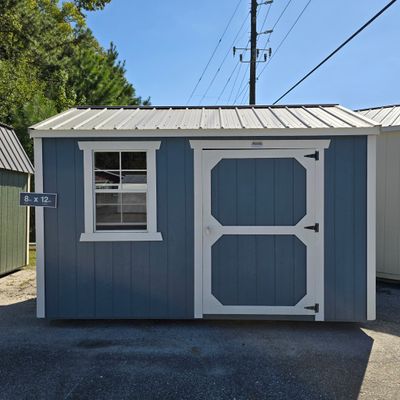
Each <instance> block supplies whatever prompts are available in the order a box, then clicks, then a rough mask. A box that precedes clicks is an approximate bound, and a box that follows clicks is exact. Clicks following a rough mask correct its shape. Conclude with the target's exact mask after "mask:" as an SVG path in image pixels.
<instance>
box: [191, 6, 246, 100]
mask: <svg viewBox="0 0 400 400" xmlns="http://www.w3.org/2000/svg"><path fill="white" fill-rule="evenodd" d="M241 2H242V0H239V1H238V3H237V5H236V7H235V10H234V12H233V14H232V15H231V17H230V19H229V21H228V23H227V25H226V27H225V29H224V31H223V33H222V35H221V37H220V38H219V40H218V42H217V45H216V46H215V48H214V50H213V51H212V53H211V56H210V58H209V59H208V61H207V64H206V66H205V67H204V69H203V71H202V73H201V75H200V78H199V80H198V81H197V83H196V85H195V86H194V88H193V90H192V92H191V93H190V96H189V98H188V100H187V102H186V103H187V104H189V103H190V101H191V100H192V98H193V96H194V94H195V92H196V90H197V88H198V86H199V85H200V82H201V80H202V79H203V77H204V75H205V73H206V72H207V69H208V67H209V66H210V64H211V61H212V60H213V59H214V56H215V54H216V52H217V50H218V48H219V46H220V44H221V43H222V40H223V38H224V37H225V35H226V32H227V31H228V29H229V27H230V25H231V23H232V21H233V18H234V17H235V15H236V13H237V11H238V10H239V6H240V4H241Z"/></svg>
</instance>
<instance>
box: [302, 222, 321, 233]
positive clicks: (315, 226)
mask: <svg viewBox="0 0 400 400" xmlns="http://www.w3.org/2000/svg"><path fill="white" fill-rule="evenodd" d="M304 229H310V230H312V231H314V232H319V223H318V222H317V223H316V224H314V225H310V226H305V227H304Z"/></svg>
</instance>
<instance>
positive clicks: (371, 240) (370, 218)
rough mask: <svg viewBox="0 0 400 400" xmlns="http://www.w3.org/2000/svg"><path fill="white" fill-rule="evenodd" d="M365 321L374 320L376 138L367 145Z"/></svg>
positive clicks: (369, 139)
mask: <svg viewBox="0 0 400 400" xmlns="http://www.w3.org/2000/svg"><path fill="white" fill-rule="evenodd" d="M367 146H368V148H367V320H375V319H376V136H368V143H367Z"/></svg>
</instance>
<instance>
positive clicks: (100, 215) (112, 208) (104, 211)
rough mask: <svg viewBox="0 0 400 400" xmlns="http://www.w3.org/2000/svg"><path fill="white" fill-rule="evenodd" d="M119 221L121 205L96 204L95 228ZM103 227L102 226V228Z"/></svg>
mask: <svg viewBox="0 0 400 400" xmlns="http://www.w3.org/2000/svg"><path fill="white" fill-rule="evenodd" d="M115 223H121V206H119V205H96V228H97V229H99V226H107V225H110V224H111V225H112V224H115ZM103 229H104V228H103Z"/></svg>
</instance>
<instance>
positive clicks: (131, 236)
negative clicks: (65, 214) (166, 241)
mask: <svg viewBox="0 0 400 400" xmlns="http://www.w3.org/2000/svg"><path fill="white" fill-rule="evenodd" d="M162 240H163V237H162V235H161V233H160V232H104V233H102V232H95V233H82V234H81V237H80V241H81V242H155V241H162Z"/></svg>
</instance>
